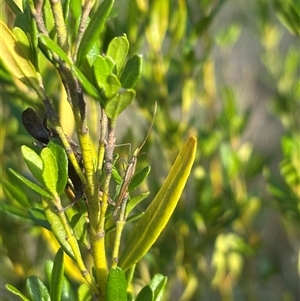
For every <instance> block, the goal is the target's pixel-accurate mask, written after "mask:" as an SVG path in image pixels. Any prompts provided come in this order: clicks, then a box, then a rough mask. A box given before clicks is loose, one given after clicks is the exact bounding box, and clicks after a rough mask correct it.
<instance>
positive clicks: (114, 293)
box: [106, 267, 127, 301]
mask: <svg viewBox="0 0 300 301" xmlns="http://www.w3.org/2000/svg"><path fill="white" fill-rule="evenodd" d="M106 293H107V301H127V281H126V278H125V273H124V272H123V271H122V270H121V269H120V268H118V267H117V268H113V269H111V270H110V271H109V274H108V277H107V283H106Z"/></svg>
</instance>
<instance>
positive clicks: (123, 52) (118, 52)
mask: <svg viewBox="0 0 300 301" xmlns="http://www.w3.org/2000/svg"><path fill="white" fill-rule="evenodd" d="M128 50H129V42H128V40H127V37H126V35H125V34H124V35H123V36H122V37H116V38H114V39H113V40H112V41H111V42H110V43H109V45H108V48H107V52H106V55H107V56H109V57H111V58H112V59H113V60H114V62H115V64H116V66H117V75H119V74H120V71H121V69H122V67H123V65H124V62H125V60H126V56H127V53H128Z"/></svg>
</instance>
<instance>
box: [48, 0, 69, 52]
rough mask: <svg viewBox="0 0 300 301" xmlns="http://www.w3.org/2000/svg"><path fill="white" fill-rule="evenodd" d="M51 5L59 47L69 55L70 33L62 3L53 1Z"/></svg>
mask: <svg viewBox="0 0 300 301" xmlns="http://www.w3.org/2000/svg"><path fill="white" fill-rule="evenodd" d="M50 4H51V8H52V13H53V17H54V20H55V26H56V31H57V38H58V45H59V46H60V47H61V48H62V49H63V50H64V51H65V52H66V53H67V54H68V52H69V43H68V33H67V27H66V23H65V20H64V14H63V9H62V5H61V1H57V0H51V1H50Z"/></svg>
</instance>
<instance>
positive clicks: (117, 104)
mask: <svg viewBox="0 0 300 301" xmlns="http://www.w3.org/2000/svg"><path fill="white" fill-rule="evenodd" d="M134 97H135V91H134V90H132V89H127V90H124V89H122V90H121V91H119V92H118V94H117V95H116V96H115V97H113V98H112V99H110V100H109V101H108V102H107V104H106V106H105V112H106V114H107V116H108V118H111V119H113V120H115V119H116V118H117V117H118V116H119V115H120V114H121V113H122V112H123V111H124V110H125V109H126V108H127V107H128V106H129V105H130V104H131V102H132V101H133V99H134Z"/></svg>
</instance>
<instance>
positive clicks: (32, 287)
mask: <svg viewBox="0 0 300 301" xmlns="http://www.w3.org/2000/svg"><path fill="white" fill-rule="evenodd" d="M26 288H27V292H28V294H29V295H30V297H31V299H32V300H39V301H51V298H50V295H49V292H48V289H47V287H46V285H45V284H44V283H43V282H42V281H41V280H40V279H39V278H38V277H36V276H30V277H29V278H27V280H26Z"/></svg>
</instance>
